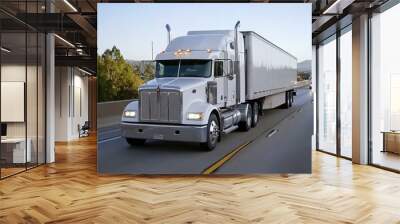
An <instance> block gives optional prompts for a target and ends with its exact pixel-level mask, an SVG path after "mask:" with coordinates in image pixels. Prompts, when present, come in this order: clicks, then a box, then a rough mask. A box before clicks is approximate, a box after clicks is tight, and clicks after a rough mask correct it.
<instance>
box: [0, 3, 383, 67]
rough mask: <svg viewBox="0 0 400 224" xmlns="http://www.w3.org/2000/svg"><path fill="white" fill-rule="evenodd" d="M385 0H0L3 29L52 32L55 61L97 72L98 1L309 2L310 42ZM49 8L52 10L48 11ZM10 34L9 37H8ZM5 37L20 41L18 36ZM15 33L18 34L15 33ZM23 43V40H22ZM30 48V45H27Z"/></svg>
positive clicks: (0, 21)
mask: <svg viewBox="0 0 400 224" xmlns="http://www.w3.org/2000/svg"><path fill="white" fill-rule="evenodd" d="M387 1H388V0H250V1H248V0H229V1H228V0H205V1H204V0H198V1H181V0H172V1H170V0H155V1H151V0H47V4H46V0H35V1H25V0H23V1H22V0H19V1H18V0H1V2H0V23H1V28H2V31H3V32H6V33H7V32H10V33H18V32H21V31H24V30H25V29H28V30H33V31H34V30H35V31H39V32H54V33H56V34H57V37H56V38H55V45H56V49H55V53H56V65H69V66H80V67H82V68H84V69H87V70H88V71H90V72H92V73H95V72H96V55H97V53H96V52H97V49H96V48H97V43H96V40H97V34H96V33H97V10H96V8H97V7H96V4H97V3H118V2H132V3H133V2H260V3H261V2H268V3H311V4H312V23H313V24H312V36H313V43H314V44H316V43H319V42H320V41H321V40H323V39H324V38H327V37H329V36H331V35H332V34H334V33H335V32H336V30H337V29H338V28H340V27H341V26H346V25H348V24H351V20H352V17H353V16H357V15H358V14H360V13H363V12H366V11H368V10H373V9H374V8H377V7H379V6H380V5H382V4H383V3H385V2H387ZM50 12H51V13H50ZM8 36H10V37H8ZM8 36H7V37H6V38H11V39H15V41H19V38H18V37H15V38H12V37H11V36H12V35H11V34H8ZM14 36H18V35H17V34H14ZM22 44H23V43H22ZM28 51H29V49H28Z"/></svg>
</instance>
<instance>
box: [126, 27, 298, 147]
mask: <svg viewBox="0 0 400 224" xmlns="http://www.w3.org/2000/svg"><path fill="white" fill-rule="evenodd" d="M238 27H239V22H238V23H236V25H235V29H234V30H208V31H189V32H188V33H187V35H186V36H181V37H177V38H175V39H174V40H172V41H170V43H169V44H168V46H167V48H166V49H165V51H163V52H161V53H160V54H158V55H157V56H156V60H155V62H156V71H155V78H154V79H153V80H150V81H148V82H147V83H145V84H143V85H142V86H141V87H140V88H139V100H138V101H133V102H131V103H129V104H128V105H127V106H126V108H125V109H124V112H123V115H122V121H121V129H122V136H123V137H124V138H126V140H127V142H128V143H129V144H131V145H135V144H143V143H144V142H145V141H146V140H148V139H157V140H166V141H182V142H199V143H200V144H201V145H202V147H203V148H204V149H206V150H212V149H214V148H215V146H216V144H217V142H218V141H220V140H221V136H222V135H223V134H228V133H230V132H232V131H234V130H236V129H239V130H242V131H248V130H249V129H250V128H251V127H255V126H256V125H257V122H258V118H259V115H261V114H262V111H263V109H269V108H275V107H278V106H281V105H284V106H286V107H290V106H291V104H292V102H293V95H294V93H295V89H296V88H297V87H298V83H297V59H296V58H295V57H294V56H293V55H291V54H289V53H288V52H286V51H284V50H283V49H281V48H280V47H278V46H276V45H274V44H273V43H271V42H270V41H268V40H266V39H265V38H263V37H261V36H260V35H258V34H257V33H255V32H250V31H246V32H240V31H238ZM167 29H168V31H169V26H168V25H167ZM168 39H169V38H168Z"/></svg>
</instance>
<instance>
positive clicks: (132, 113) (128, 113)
mask: <svg viewBox="0 0 400 224" xmlns="http://www.w3.org/2000/svg"><path fill="white" fill-rule="evenodd" d="M124 117H130V118H134V117H136V111H133V110H126V111H125V112H124Z"/></svg>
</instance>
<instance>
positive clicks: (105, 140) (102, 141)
mask: <svg viewBox="0 0 400 224" xmlns="http://www.w3.org/2000/svg"><path fill="white" fill-rule="evenodd" d="M119 138H121V136H117V137H114V138H107V139H104V140H101V141H98V142H97V144H101V143H104V142H109V141H114V140H117V139H119Z"/></svg>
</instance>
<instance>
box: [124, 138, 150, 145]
mask: <svg viewBox="0 0 400 224" xmlns="http://www.w3.org/2000/svg"><path fill="white" fill-rule="evenodd" d="M126 142H128V144H129V145H131V146H136V145H143V144H144V143H145V142H146V139H136V138H126Z"/></svg>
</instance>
